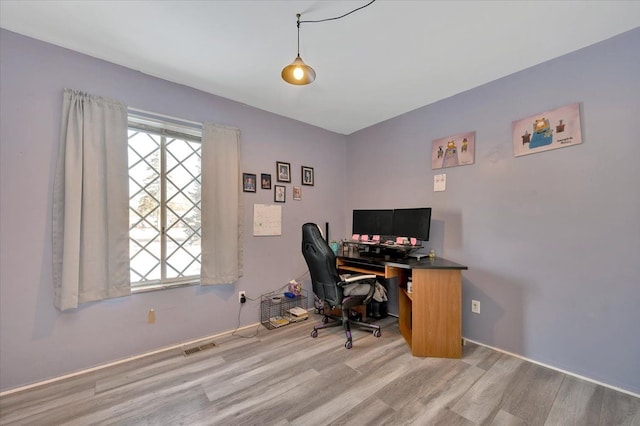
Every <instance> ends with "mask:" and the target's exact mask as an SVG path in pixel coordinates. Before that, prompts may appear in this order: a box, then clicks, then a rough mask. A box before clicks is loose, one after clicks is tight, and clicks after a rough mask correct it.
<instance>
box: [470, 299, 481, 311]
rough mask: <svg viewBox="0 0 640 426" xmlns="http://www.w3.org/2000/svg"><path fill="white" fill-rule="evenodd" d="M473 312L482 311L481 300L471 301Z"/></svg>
mask: <svg viewBox="0 0 640 426" xmlns="http://www.w3.org/2000/svg"><path fill="white" fill-rule="evenodd" d="M471 312H473V313H474V314H479V313H480V301H479V300H472V301H471Z"/></svg>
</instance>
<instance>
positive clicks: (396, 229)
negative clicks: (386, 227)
mask: <svg viewBox="0 0 640 426" xmlns="http://www.w3.org/2000/svg"><path fill="white" fill-rule="evenodd" d="M429 228H431V207H424V208H418V209H395V210H394V211H393V232H392V235H395V236H396V237H409V238H410V237H414V238H417V239H419V240H422V241H429Z"/></svg>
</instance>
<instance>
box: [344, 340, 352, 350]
mask: <svg viewBox="0 0 640 426" xmlns="http://www.w3.org/2000/svg"><path fill="white" fill-rule="evenodd" d="M344 347H345V348H347V349H351V348H352V347H353V343H351V340H347V341H346V342H344Z"/></svg>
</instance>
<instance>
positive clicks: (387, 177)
mask: <svg viewBox="0 0 640 426" xmlns="http://www.w3.org/2000/svg"><path fill="white" fill-rule="evenodd" d="M639 52H640V29H636V30H633V31H631V32H627V33H625V34H622V35H620V36H618V37H615V38H613V39H610V40H607V41H604V42H601V43H599V44H596V45H593V46H591V47H588V48H586V49H583V50H580V51H577V52H574V53H571V54H569V55H566V56H563V57H561V58H558V59H556V60H552V61H549V62H546V63H544V64H541V65H539V66H536V67H533V68H530V69H527V70H525V71H522V72H519V73H517V74H514V75H511V76H508V77H506V78H502V79H500V80H497V81H494V82H492V83H489V84H487V85H484V86H482V87H479V88H476V89H473V90H470V91H468V92H465V93H462V94H459V95H457V96H454V97H452V98H449V99H446V100H444V101H441V102H438V103H436V104H433V105H429V106H426V107H423V108H420V109H418V110H415V111H412V112H410V113H407V114H404V115H402V116H400V117H396V118H394V119H392V120H389V121H387V122H384V123H381V124H379V125H376V126H373V127H370V128H368V129H365V130H362V131H360V132H358V133H356V134H353V135H351V136H350V137H349V139H348V143H347V156H348V161H349V162H350V164H351V165H352V166H351V168H350V170H349V172H348V182H349V185H348V193H349V194H350V197H349V198H348V199H347V209H346V214H347V216H346V217H347V228H348V227H350V223H349V222H350V219H349V216H348V212H350V211H351V209H353V208H389V207H414V206H431V207H433V223H432V230H433V238H432V239H431V241H430V242H429V245H430V246H432V247H434V248H435V249H436V250H437V252H438V253H439V254H441V255H443V257H447V258H449V259H451V260H455V261H458V262H461V263H464V264H466V265H468V266H469V270H468V271H465V272H464V273H463V277H464V279H463V308H464V309H463V335H464V336H465V337H466V338H468V339H472V340H475V341H478V342H482V343H484V344H487V345H490V346H494V347H497V348H501V349H503V350H506V351H509V352H513V353H516V354H520V355H522V356H525V357H527V358H530V359H533V360H535V361H538V362H541V363H544V364H547V365H551V366H554V367H557V368H560V369H564V370H567V371H570V372H573V373H575V374H578V375H582V376H585V377H588V378H591V379H593V380H596V381H600V382H604V383H607V384H609V385H612V386H615V387H619V388H622V389H625V390H628V391H632V392H635V393H640V338H639V334H638V324H640V189H639V187H638V185H639V183H640V142H639V141H640V139H639V137H638V119H639V118H640V78H639V76H640V54H639ZM472 68H473V67H472V66H471V67H470V72H472ZM425 84H429V82H425ZM574 102H580V103H581V108H582V124H583V126H582V127H583V139H584V143H583V144H582V145H578V146H574V147H568V148H562V149H559V150H554V151H548V152H543V153H539V154H533V155H528V156H524V157H518V158H515V157H514V156H513V149H512V145H511V123H512V121H514V120H517V119H520V118H524V117H527V116H530V115H533V114H536V113H539V112H543V111H546V110H550V109H554V108H556V107H559V106H562V105H566V104H570V103H574ZM471 130H475V131H476V156H475V164H474V165H469V166H461V167H455V168H448V169H444V170H437V171H433V170H431V166H430V147H431V141H432V140H433V139H436V138H440V137H444V136H447V135H453V134H456V133H461V132H464V131H471ZM372 147H375V149H371V148H372ZM360 165H363V166H360ZM364 165H366V167H365V166H364ZM372 165H378V166H380V167H381V168H383V169H384V170H388V172H385V173H376V172H372V168H371V166H372ZM443 172H444V173H446V177H447V190H446V192H437V193H436V192H434V191H433V176H434V175H435V174H437V173H443ZM471 299H476V300H479V301H480V302H481V314H480V315H477V314H472V313H471Z"/></svg>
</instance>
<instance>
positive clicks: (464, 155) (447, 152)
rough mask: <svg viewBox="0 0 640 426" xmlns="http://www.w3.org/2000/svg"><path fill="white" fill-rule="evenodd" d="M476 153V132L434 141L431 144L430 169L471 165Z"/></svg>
mask: <svg viewBox="0 0 640 426" xmlns="http://www.w3.org/2000/svg"><path fill="white" fill-rule="evenodd" d="M475 151H476V132H465V133H458V134H457V135H452V136H447V137H444V138H440V139H435V140H433V141H432V142H431V169H432V170H436V169H444V168H446V167H453V166H465V165H468V164H473V163H474V161H475Z"/></svg>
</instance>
